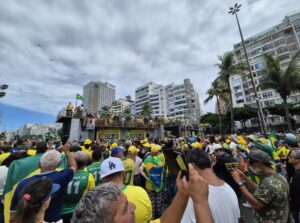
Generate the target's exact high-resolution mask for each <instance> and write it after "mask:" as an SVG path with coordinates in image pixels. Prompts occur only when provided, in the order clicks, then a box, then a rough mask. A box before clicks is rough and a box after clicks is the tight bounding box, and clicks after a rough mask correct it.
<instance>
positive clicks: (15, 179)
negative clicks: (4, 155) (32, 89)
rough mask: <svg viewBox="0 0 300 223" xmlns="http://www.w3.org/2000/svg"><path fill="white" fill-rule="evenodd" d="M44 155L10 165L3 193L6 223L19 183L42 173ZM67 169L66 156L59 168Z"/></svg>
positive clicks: (16, 161)
mask: <svg viewBox="0 0 300 223" xmlns="http://www.w3.org/2000/svg"><path fill="white" fill-rule="evenodd" d="M42 155H43V154H42V153H41V154H37V155H35V156H30V157H26V158H23V159H19V160H15V161H14V162H13V163H11V164H10V166H9V169H8V173H7V179H6V184H5V187H4V192H3V195H4V196H3V197H4V219H5V223H9V219H10V205H11V201H12V198H13V195H14V192H15V189H16V187H17V185H18V183H19V182H20V181H21V180H23V179H25V178H28V177H31V176H33V175H36V174H39V173H41V169H40V168H39V161H40V158H41V156H42ZM66 167H67V161H66V158H65V156H63V157H62V162H61V164H60V166H59V168H66Z"/></svg>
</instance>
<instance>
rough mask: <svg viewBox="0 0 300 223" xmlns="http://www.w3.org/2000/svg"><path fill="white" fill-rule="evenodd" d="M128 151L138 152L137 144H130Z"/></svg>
mask: <svg viewBox="0 0 300 223" xmlns="http://www.w3.org/2000/svg"><path fill="white" fill-rule="evenodd" d="M128 152H129V153H136V152H137V148H136V147H135V146H129V148H128Z"/></svg>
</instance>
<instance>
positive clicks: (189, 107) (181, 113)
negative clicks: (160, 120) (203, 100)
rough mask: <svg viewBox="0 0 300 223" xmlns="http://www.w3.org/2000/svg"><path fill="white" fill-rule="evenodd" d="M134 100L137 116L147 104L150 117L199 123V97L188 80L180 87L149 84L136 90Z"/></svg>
mask: <svg viewBox="0 0 300 223" xmlns="http://www.w3.org/2000/svg"><path fill="white" fill-rule="evenodd" d="M135 99H136V103H135V107H136V108H135V109H136V113H137V114H141V113H142V108H143V105H144V104H145V103H147V102H148V103H149V104H150V106H151V108H152V116H164V117H166V118H170V119H176V118H182V119H184V120H186V121H187V122H188V123H198V122H199V121H200V115H201V113H200V103H199V96H198V94H197V92H196V91H195V89H194V87H193V85H192V83H191V81H190V80H189V79H185V80H184V83H183V84H181V85H175V84H169V85H166V86H163V85H158V84H155V83H153V82H150V83H148V84H146V85H143V86H141V87H139V88H137V89H136V91H135Z"/></svg>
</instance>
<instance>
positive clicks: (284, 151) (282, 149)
mask: <svg viewBox="0 0 300 223" xmlns="http://www.w3.org/2000/svg"><path fill="white" fill-rule="evenodd" d="M277 155H278V156H283V157H287V156H288V155H289V150H288V149H287V148H286V147H285V146H280V147H279V148H278V151H277Z"/></svg>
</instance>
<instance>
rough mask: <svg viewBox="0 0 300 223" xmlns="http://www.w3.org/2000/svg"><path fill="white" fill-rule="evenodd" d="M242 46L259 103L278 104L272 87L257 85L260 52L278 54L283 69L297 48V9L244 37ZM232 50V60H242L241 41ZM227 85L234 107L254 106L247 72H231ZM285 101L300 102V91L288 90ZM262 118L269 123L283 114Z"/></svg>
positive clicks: (299, 15) (261, 61)
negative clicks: (262, 87) (261, 87)
mask: <svg viewBox="0 0 300 223" xmlns="http://www.w3.org/2000/svg"><path fill="white" fill-rule="evenodd" d="M245 46H246V50H247V54H248V57H249V62H250V66H251V70H252V74H253V77H254V83H255V85H256V87H257V91H258V97H259V99H260V103H261V105H262V107H263V108H266V107H270V106H273V105H275V104H281V103H282V99H281V97H280V95H279V94H278V92H276V91H275V90H274V89H260V88H259V87H258V86H259V84H260V83H262V82H264V81H265V80H266V74H265V72H264V68H265V61H264V59H263V54H265V53H267V54H270V55H272V56H276V57H277V56H278V57H279V59H280V62H281V68H282V69H283V70H284V69H286V68H287V66H288V64H289V63H290V61H291V60H292V58H293V56H294V55H295V54H296V53H297V52H298V51H299V50H300V11H298V12H295V13H291V14H289V15H287V16H286V17H285V18H284V19H283V21H282V22H281V23H280V24H278V25H276V26H273V27H271V28H269V29H267V30H265V31H263V32H260V33H258V34H256V35H254V36H252V37H250V38H248V39H245ZM232 52H233V53H234V56H235V58H234V59H235V61H236V62H238V63H241V62H246V58H245V54H244V50H243V46H242V43H237V44H235V45H234V50H233V51H232ZM230 87H231V90H232V98H233V106H234V107H243V106H244V105H250V106H252V107H256V100H255V96H254V89H253V85H252V81H251V78H250V76H249V75H245V74H244V75H232V76H231V77H230ZM288 102H289V103H298V102H300V93H299V92H295V93H294V94H292V95H291V96H290V97H289V98H288ZM266 121H267V123H268V124H269V125H270V126H271V125H278V124H282V123H284V122H285V121H284V118H283V117H279V116H272V115H269V116H268V117H266Z"/></svg>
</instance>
